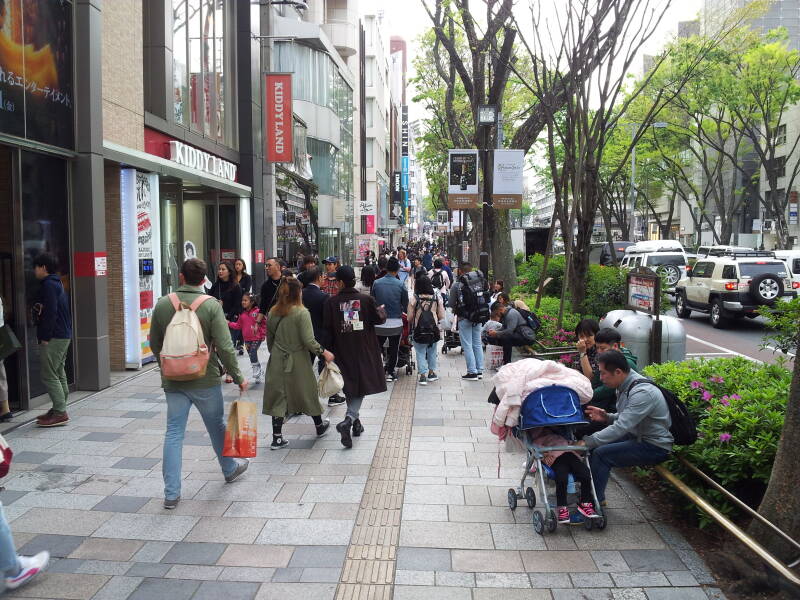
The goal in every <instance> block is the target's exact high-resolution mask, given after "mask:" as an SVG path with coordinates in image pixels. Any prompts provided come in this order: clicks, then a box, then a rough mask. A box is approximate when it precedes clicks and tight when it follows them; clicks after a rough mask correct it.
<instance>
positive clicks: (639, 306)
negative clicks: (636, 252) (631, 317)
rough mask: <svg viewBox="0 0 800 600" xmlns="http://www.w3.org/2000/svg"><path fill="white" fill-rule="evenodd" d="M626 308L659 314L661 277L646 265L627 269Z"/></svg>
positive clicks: (649, 313)
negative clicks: (630, 269)
mask: <svg viewBox="0 0 800 600" xmlns="http://www.w3.org/2000/svg"><path fill="white" fill-rule="evenodd" d="M627 308H630V309H631V310H638V311H641V312H644V313H647V314H648V315H655V316H657V315H659V314H661V277H659V276H658V275H657V274H656V273H655V272H654V271H652V270H651V269H648V268H647V267H637V268H636V269H633V270H632V271H629V272H628V293H627Z"/></svg>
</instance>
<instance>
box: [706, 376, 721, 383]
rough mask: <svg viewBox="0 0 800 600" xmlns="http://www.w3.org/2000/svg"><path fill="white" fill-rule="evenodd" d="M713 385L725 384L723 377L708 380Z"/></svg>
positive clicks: (713, 377)
mask: <svg viewBox="0 0 800 600" xmlns="http://www.w3.org/2000/svg"><path fill="white" fill-rule="evenodd" d="M708 380H709V381H710V382H711V383H725V380H724V379H723V378H722V377H717V376H716V375H712V376H711V377H709V378H708Z"/></svg>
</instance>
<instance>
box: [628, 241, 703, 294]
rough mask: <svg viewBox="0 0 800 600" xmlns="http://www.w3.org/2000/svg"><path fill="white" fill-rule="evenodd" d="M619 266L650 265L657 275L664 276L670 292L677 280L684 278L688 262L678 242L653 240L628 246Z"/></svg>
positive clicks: (629, 267)
mask: <svg viewBox="0 0 800 600" xmlns="http://www.w3.org/2000/svg"><path fill="white" fill-rule="evenodd" d="M620 266H621V267H625V268H627V269H634V268H636V267H650V268H651V269H652V270H653V271H655V272H656V273H658V274H659V275H663V276H664V278H665V279H666V283H667V289H666V291H667V292H668V293H670V294H672V293H674V292H675V286H676V285H677V284H678V282H679V281H682V280H684V279H686V271H687V269H688V268H689V263H688V260H687V257H686V252H685V251H684V250H683V246H682V245H681V244H680V242H677V241H675V240H654V241H645V242H637V243H636V244H634V245H633V246H628V248H627V249H626V250H625V256H624V257H623V258H622V262H621V263H620Z"/></svg>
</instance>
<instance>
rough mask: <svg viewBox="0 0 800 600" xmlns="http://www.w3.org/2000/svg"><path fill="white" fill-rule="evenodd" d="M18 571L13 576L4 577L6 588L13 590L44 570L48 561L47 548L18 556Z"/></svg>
mask: <svg viewBox="0 0 800 600" xmlns="http://www.w3.org/2000/svg"><path fill="white" fill-rule="evenodd" d="M17 560H18V561H19V566H20V571H19V573H17V574H16V575H15V576H14V577H6V578H5V579H6V588H7V589H9V590H15V589H17V588H18V587H20V586H22V585H25V584H26V583H28V582H29V581H30V580H31V579H33V578H34V577H35V576H36V575H38V574H39V573H41V572H42V571H44V569H45V568H46V567H47V563H48V562H50V553H49V552H48V551H47V550H44V551H42V552H39V554H36V555H35V556H18V557H17Z"/></svg>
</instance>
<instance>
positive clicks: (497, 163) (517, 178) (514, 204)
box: [492, 150, 525, 209]
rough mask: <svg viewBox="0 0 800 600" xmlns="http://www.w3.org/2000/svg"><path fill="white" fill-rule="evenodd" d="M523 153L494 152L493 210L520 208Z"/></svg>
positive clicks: (523, 165)
mask: <svg viewBox="0 0 800 600" xmlns="http://www.w3.org/2000/svg"><path fill="white" fill-rule="evenodd" d="M524 167H525V152H524V151H523V150H495V151H494V170H493V171H492V204H493V205H494V207H495V208H503V209H510V208H522V193H523V175H522V172H523V170H524Z"/></svg>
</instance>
